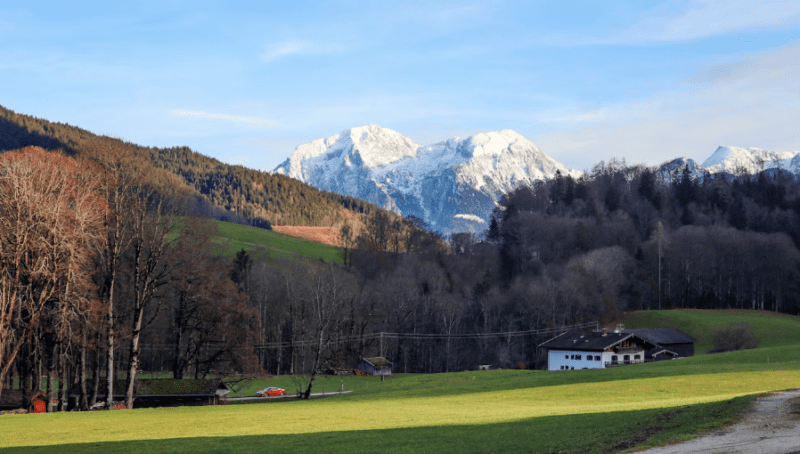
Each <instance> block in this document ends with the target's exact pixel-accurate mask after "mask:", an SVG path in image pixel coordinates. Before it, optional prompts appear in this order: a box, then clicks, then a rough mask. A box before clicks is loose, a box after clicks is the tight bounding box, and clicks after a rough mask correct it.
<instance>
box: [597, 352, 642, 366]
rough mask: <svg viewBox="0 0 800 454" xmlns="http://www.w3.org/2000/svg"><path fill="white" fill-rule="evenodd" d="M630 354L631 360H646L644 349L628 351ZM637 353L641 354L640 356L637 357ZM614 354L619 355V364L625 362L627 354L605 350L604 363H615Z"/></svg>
mask: <svg viewBox="0 0 800 454" xmlns="http://www.w3.org/2000/svg"><path fill="white" fill-rule="evenodd" d="M627 355H629V356H630V359H629V361H630V362H631V363H633V362H637V363H640V362H644V350H640V351H637V352H634V353H627ZM636 355H639V358H638V359H637V358H636ZM614 356H616V357H617V359H616V362H617V364H625V354H619V353H614V352H613V351H605V352H603V364H605V363H613V362H614V361H615V360H614Z"/></svg>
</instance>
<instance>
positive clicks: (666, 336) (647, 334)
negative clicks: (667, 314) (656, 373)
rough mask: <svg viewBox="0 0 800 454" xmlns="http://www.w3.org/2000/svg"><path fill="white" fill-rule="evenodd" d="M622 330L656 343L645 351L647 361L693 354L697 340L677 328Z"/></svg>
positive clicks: (684, 356)
mask: <svg viewBox="0 0 800 454" xmlns="http://www.w3.org/2000/svg"><path fill="white" fill-rule="evenodd" d="M622 331H623V332H626V333H633V334H635V335H637V336H639V337H641V338H642V339H646V340H648V341H649V342H651V343H653V344H656V345H657V347H655V348H652V349H650V350H648V351H647V352H645V360H647V361H661V360H664V359H672V358H687V357H689V356H694V343H695V342H697V339H695V338H693V337H692V336H690V335H688V334H686V333H684V332H683V331H681V330H679V329H678V328H634V329H623V330H622Z"/></svg>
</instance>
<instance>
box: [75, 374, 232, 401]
mask: <svg viewBox="0 0 800 454" xmlns="http://www.w3.org/2000/svg"><path fill="white" fill-rule="evenodd" d="M103 384H104V383H101V389H100V395H98V401H102V400H105V392H104V390H103V387H102V385H103ZM229 392H230V390H229V389H228V387H227V386H225V383H224V382H222V380H204V379H197V380H194V379H184V380H173V379H156V378H152V379H137V380H136V381H134V384H133V393H134V401H133V406H134V408H151V407H176V406H184V405H218V404H219V403H220V402H221V399H222V398H223V396H225V395H226V394H228V393H229ZM79 397H80V389H79V388H78V387H77V386H74V387H73V388H72V389H70V393H69V398H70V408H72V407H73V406H74V405H75V403H76V402H77V399H78V398H79ZM124 399H125V380H115V381H114V400H119V401H122V400H124Z"/></svg>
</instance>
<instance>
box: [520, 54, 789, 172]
mask: <svg viewBox="0 0 800 454" xmlns="http://www.w3.org/2000/svg"><path fill="white" fill-rule="evenodd" d="M596 112H606V113H607V115H605V116H603V117H598V118H597V119H596V121H592V122H591V123H589V122H579V121H577V120H582V119H584V118H583V117H587V116H588V117H589V118H591V115H587V114H583V115H563V116H561V117H562V118H558V116H557V115H552V117H555V118H556V119H559V120H563V121H564V122H565V123H566V124H564V125H560V126H561V127H560V128H558V129H553V130H550V131H545V132H542V133H540V134H538V135H533V136H532V140H534V141H535V142H536V143H537V144H538V145H539V146H541V147H542V148H543V149H545V150H548V153H550V154H551V155H552V156H553V157H554V158H555V159H558V160H560V161H562V162H564V163H565V164H566V165H569V166H573V167H578V168H586V167H588V166H591V165H592V163H594V162H597V161H599V160H601V159H609V158H611V157H617V158H621V157H625V158H627V160H628V162H632V163H637V162H643V163H647V164H659V163H661V162H664V161H666V160H669V159H672V158H676V157H680V156H688V157H690V158H693V159H695V160H697V161H699V162H702V161H704V160H705V159H706V158H707V157H708V156H709V155H710V154H711V153H712V152H713V151H714V150H715V149H716V147H717V146H719V145H734V146H741V147H759V148H764V149H768V150H774V151H786V150H798V149H800V134H798V133H797V132H796V131H797V118H800V46H798V45H790V46H785V47H783V48H780V49H777V50H774V51H770V52H766V53H762V54H755V55H750V56H747V57H745V58H741V59H739V60H737V61H732V62H728V63H726V64H723V65H716V66H713V67H711V68H709V69H708V70H706V71H705V72H703V73H702V74H701V75H700V76H698V77H696V78H693V79H691V80H689V81H687V83H685V84H683V85H681V86H679V87H677V88H676V89H674V90H671V91H668V92H662V93H658V94H655V95H653V96H650V97H647V98H641V99H639V100H635V101H631V102H626V103H618V104H612V105H609V106H605V107H603V108H601V109H598V110H596ZM570 119H572V120H576V121H575V123H574V124H569V122H568V121H567V120H570Z"/></svg>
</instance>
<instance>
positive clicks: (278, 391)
mask: <svg viewBox="0 0 800 454" xmlns="http://www.w3.org/2000/svg"><path fill="white" fill-rule="evenodd" d="M284 395H286V390H285V389H283V388H276V387H274V386H270V387H269V388H264V389H262V390H261V391H259V392H257V393H256V397H267V396H272V397H275V396H284Z"/></svg>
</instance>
